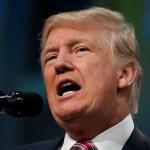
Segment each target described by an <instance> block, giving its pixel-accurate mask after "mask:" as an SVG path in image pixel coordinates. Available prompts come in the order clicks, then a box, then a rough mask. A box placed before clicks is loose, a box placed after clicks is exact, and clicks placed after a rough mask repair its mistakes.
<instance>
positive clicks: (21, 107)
mask: <svg viewBox="0 0 150 150" xmlns="http://www.w3.org/2000/svg"><path fill="white" fill-rule="evenodd" d="M42 108H43V101H42V98H41V96H40V95H38V94H36V93H32V92H20V91H16V92H12V93H10V94H8V95H4V93H3V92H2V91H0V114H4V113H5V112H6V113H8V114H9V115H12V116H14V117H30V116H35V115H38V114H39V113H40V112H41V111H42Z"/></svg>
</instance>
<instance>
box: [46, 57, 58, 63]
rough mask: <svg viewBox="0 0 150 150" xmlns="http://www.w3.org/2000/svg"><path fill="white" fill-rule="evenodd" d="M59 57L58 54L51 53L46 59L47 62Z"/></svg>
mask: <svg viewBox="0 0 150 150" xmlns="http://www.w3.org/2000/svg"><path fill="white" fill-rule="evenodd" d="M56 58H57V55H50V56H48V57H47V58H46V59H45V64H46V63H48V62H53V61H54V60H55V59H56Z"/></svg>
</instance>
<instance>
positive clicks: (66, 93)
mask: <svg viewBox="0 0 150 150" xmlns="http://www.w3.org/2000/svg"><path fill="white" fill-rule="evenodd" d="M73 92H74V91H68V92H64V93H63V95H62V96H65V95H68V94H71V93H73Z"/></svg>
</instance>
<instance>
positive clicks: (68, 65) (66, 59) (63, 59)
mask: <svg viewBox="0 0 150 150" xmlns="http://www.w3.org/2000/svg"><path fill="white" fill-rule="evenodd" d="M54 69H55V71H56V73H57V74H63V73H66V72H68V71H73V69H74V68H73V64H72V61H71V57H70V55H69V54H67V53H64V52H62V53H59V55H58V57H57V59H56V61H55V63H54Z"/></svg>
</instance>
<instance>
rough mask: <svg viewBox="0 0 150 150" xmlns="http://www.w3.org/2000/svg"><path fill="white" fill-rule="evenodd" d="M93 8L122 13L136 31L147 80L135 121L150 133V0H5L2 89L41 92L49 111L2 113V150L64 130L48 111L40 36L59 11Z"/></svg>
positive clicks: (1, 2) (0, 16)
mask: <svg viewBox="0 0 150 150" xmlns="http://www.w3.org/2000/svg"><path fill="white" fill-rule="evenodd" d="M89 6H101V7H107V8H110V9H112V10H116V11H120V12H121V13H123V15H124V16H125V18H126V20H127V21H128V22H130V23H131V24H132V25H133V26H134V27H135V30H136V33H137V38H138V41H139V43H140V48H141V52H140V55H141V62H142V65H143V68H144V79H143V83H142V90H141V95H140V102H139V108H140V109H139V113H138V114H137V115H136V116H135V118H134V119H135V122H136V124H137V125H138V126H139V127H140V128H141V130H142V131H143V132H144V133H145V134H146V135H148V136H150V127H149V126H150V117H149V114H150V107H149V106H150V95H149V91H150V90H149V83H150V68H149V64H150V1H149V0H138V1H137V0H121V1H120V0H0V89H1V90H2V91H3V92H4V93H5V94H8V93H10V92H13V91H16V90H17V91H18V90H21V91H30V92H37V93H39V94H40V95H41V96H42V98H43V100H44V109H43V111H42V113H41V114H40V115H38V116H36V117H30V118H15V117H12V116H10V115H8V114H4V115H1V116H0V150H7V149H8V148H11V147H14V146H18V145H22V144H27V143H32V142H37V141H41V140H46V139H51V138H55V137H57V136H60V135H62V133H64V131H63V130H62V129H60V127H58V125H57V124H56V123H55V121H54V120H53V118H52V116H51V113H50V111H49V107H48V103H47V98H46V93H45V87H44V83H43V79H42V75H41V70H40V63H39V54H40V52H39V37H40V36H39V34H40V32H41V29H42V26H43V22H44V20H45V19H46V18H47V17H48V16H50V15H52V14H56V13H58V12H63V11H71V10H79V9H82V8H87V7H89Z"/></svg>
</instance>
